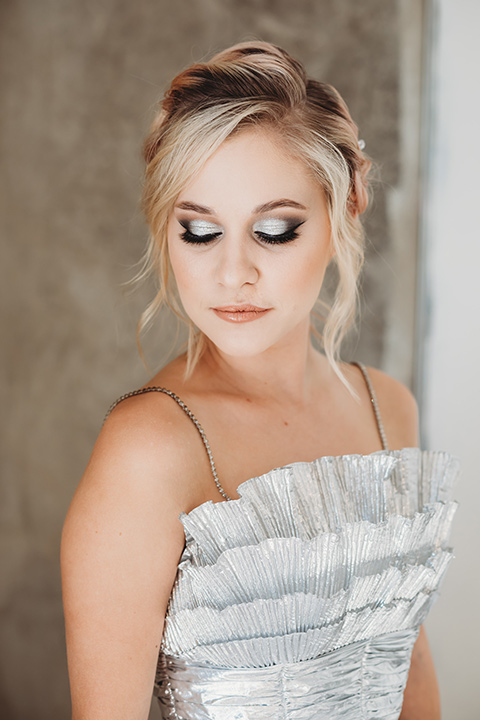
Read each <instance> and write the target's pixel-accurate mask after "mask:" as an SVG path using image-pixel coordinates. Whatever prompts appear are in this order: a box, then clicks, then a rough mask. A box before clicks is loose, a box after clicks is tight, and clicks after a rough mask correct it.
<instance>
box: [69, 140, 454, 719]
mask: <svg viewBox="0 0 480 720" xmlns="http://www.w3.org/2000/svg"><path fill="white" fill-rule="evenodd" d="M278 200H289V201H294V203H295V204H296V206H295V207H293V206H292V204H291V203H290V205H286V204H285V203H283V205H282V206H281V207H275V208H272V207H270V209H267V210H265V208H264V209H263V210H260V211H259V206H260V205H265V204H266V203H272V202H274V201H278ZM298 205H301V206H302V208H300V207H298ZM199 206H201V207H202V208H203V210H202V211H199ZM205 208H208V212H206V211H205ZM272 219H273V220H275V221H276V222H277V226H278V227H280V228H283V229H284V228H285V227H286V225H288V226H289V227H290V226H291V225H292V224H293V225H295V224H297V223H299V222H301V223H302V224H301V225H300V226H299V228H298V237H297V238H295V239H294V240H292V241H291V242H287V243H283V244H271V243H266V242H265V241H264V240H263V239H262V238H261V237H260V236H259V232H263V231H265V229H266V228H267V229H268V228H271V227H272V226H271V224H268V223H271V221H272ZM194 221H195V222H194ZM192 223H193V224H192ZM205 223H208V226H206V225H205ZM185 225H186V226H187V227H189V228H190V229H192V228H193V229H195V230H197V231H198V229H199V228H200V230H201V232H202V233H203V232H205V229H206V228H207V229H208V230H209V231H212V229H213V231H214V232H215V233H218V235H217V236H216V237H215V239H214V240H213V241H212V242H210V243H206V244H202V245H198V244H197V245H192V244H188V243H186V242H185V240H184V239H183V238H182V237H181V234H182V233H183V232H185ZM168 247H169V253H170V257H171V262H172V267H173V270H174V274H175V278H176V281H177V285H178V289H179V293H180V296H181V299H182V302H183V305H184V307H185V310H186V311H187V313H188V314H189V315H190V317H191V318H192V319H193V321H194V322H195V323H196V324H197V326H198V327H199V328H200V329H201V330H202V331H203V332H204V334H205V335H206V337H207V350H206V352H205V354H204V355H203V356H202V358H201V360H200V362H199V363H198V365H197V367H196V368H195V371H194V373H193V374H192V376H191V377H190V378H189V379H188V380H185V379H184V376H183V373H184V369H185V363H186V358H185V356H184V355H182V356H179V357H178V358H176V359H175V360H174V361H173V362H171V363H170V364H169V365H167V366H166V367H165V368H163V369H162V371H161V372H160V373H158V374H157V375H156V376H155V377H154V378H152V380H151V381H150V382H149V383H148V385H161V386H164V387H167V388H169V389H171V390H173V391H174V392H175V393H177V394H178V395H179V396H180V397H181V398H182V399H183V400H184V402H185V403H186V404H187V406H188V407H189V408H190V409H191V410H192V412H193V413H194V414H195V415H196V416H197V417H198V418H199V419H200V421H201V423H202V426H203V427H204V430H205V432H206V434H207V437H208V438H209V441H210V445H211V448H212V452H213V455H214V457H215V462H216V466H217V471H218V475H219V477H220V479H221V482H222V485H223V487H224V488H225V490H226V492H227V493H228V494H229V495H230V496H231V497H238V495H237V492H236V489H237V487H238V485H239V484H240V483H241V482H243V481H245V480H246V479H248V478H250V477H254V476H256V475H260V474H262V473H265V472H267V471H269V470H271V469H272V468H274V467H280V466H282V465H286V464H288V463H291V462H295V461H298V460H307V461H311V460H314V459H315V458H318V457H320V456H322V455H341V454H348V453H363V454H368V453H371V452H375V451H377V450H379V449H381V443H380V439H379V437H378V431H377V427H376V423H375V419H374V416H373V413H372V408H371V403H370V399H369V396H368V392H367V390H366V387H365V383H364V380H363V378H362V377H361V375H360V373H359V371H358V369H357V368H355V367H354V366H351V365H345V366H343V370H344V372H345V375H346V377H347V379H348V381H349V382H350V383H351V385H352V387H353V389H354V391H355V392H356V393H357V396H358V400H356V399H355V398H354V397H353V396H352V395H351V394H350V393H349V392H348V391H347V390H346V388H345V386H344V385H343V384H342V383H341V382H340V380H339V379H338V377H337V376H336V375H335V374H334V373H333V371H332V370H331V368H330V366H329V364H328V363H327V361H326V359H325V358H324V357H323V355H321V354H320V353H318V352H317V351H316V350H315V349H314V348H313V347H312V345H311V342H310V337H309V313H310V310H311V308H312V306H313V303H314V301H315V299H316V297H317V295H318V293H319V290H320V287H321V284H322V281H323V277H324V273H325V269H326V267H327V265H328V263H329V261H330V260H331V257H332V248H331V242H330V225H329V221H328V213H327V207H326V202H325V198H324V195H323V192H322V190H321V188H320V187H319V186H318V185H317V184H316V183H315V182H314V181H313V179H312V178H311V176H310V175H309V174H308V172H307V170H306V169H305V168H304V167H303V165H302V164H301V163H299V162H298V161H297V160H295V159H294V158H292V157H290V156H289V154H288V152H286V150H285V149H284V148H283V147H282V146H281V145H280V143H279V141H278V140H277V138H275V136H274V135H272V134H271V131H270V134H269V133H267V132H266V131H262V130H256V131H253V130H248V131H245V132H244V133H242V134H240V135H238V136H235V137H234V138H233V139H231V140H229V141H227V142H225V143H224V144H223V145H222V146H221V147H220V149H219V150H218V151H217V152H216V153H215V154H214V155H213V156H212V158H210V160H208V161H207V163H206V164H205V166H204V168H203V169H202V171H201V172H200V173H199V175H198V176H197V177H196V178H195V180H194V181H193V182H192V183H190V185H189V186H187V187H186V188H184V190H183V192H182V193H181V194H180V196H179V198H178V199H177V203H176V207H175V210H174V212H173V213H172V217H171V220H170V224H169V233H168ZM245 302H248V303H251V304H254V305H256V306H260V307H262V308H269V312H268V313H266V314H264V315H262V316H261V317H259V318H258V319H256V320H254V321H253V322H248V323H240V324H239V323H229V322H226V321H225V319H222V318H219V317H218V316H217V315H216V314H215V312H214V311H213V310H212V308H214V307H219V306H225V305H232V304H239V303H245ZM369 372H370V376H371V380H372V382H373V385H374V387H375V390H376V393H377V397H378V401H379V406H380V411H381V414H382V418H383V421H384V426H385V431H386V434H387V437H388V439H389V444H390V447H391V449H398V448H402V447H411V446H415V445H416V444H417V409H416V404H415V400H414V398H413V397H412V395H411V394H410V392H409V391H408V390H407V389H406V388H405V387H404V386H403V385H401V384H400V383H398V382H397V381H395V380H393V379H392V378H390V377H388V376H387V375H385V374H384V373H382V372H380V371H378V370H374V369H370V370H369ZM208 500H213V501H214V502H219V501H221V500H222V498H221V496H220V495H219V493H218V491H217V489H216V487H215V485H214V483H213V482H212V477H211V470H210V466H209V463H208V460H207V456H206V453H205V449H204V447H203V444H202V442H201V440H200V437H199V435H198V432H197V430H196V429H195V427H194V426H193V424H192V423H191V422H190V420H188V418H186V416H185V415H184V413H183V411H182V410H181V409H180V408H179V407H178V406H177V405H176V403H174V402H173V401H172V400H171V398H169V397H167V396H165V395H162V394H160V393H150V394H147V395H142V396H139V397H135V398H130V399H129V400H126V401H124V402H122V403H121V404H120V405H119V406H118V407H117V408H116V409H115V410H114V412H113V413H112V414H111V416H110V417H109V419H108V420H107V422H106V423H105V425H104V427H103V429H102V431H101V433H100V435H99V437H98V440H97V442H96V444H95V447H94V450H93V453H92V456H91V459H90V461H89V463H88V466H87V468H86V471H85V473H84V476H83V477H82V479H81V482H80V484H79V486H78V488H77V491H76V493H75V496H74V498H73V501H72V504H71V506H70V509H69V512H68V515H67V518H66V521H65V526H64V531H63V537H62V576H63V593H64V607H65V619H66V637H67V651H68V664H69V674H70V683H71V695H72V708H73V710H72V718H73V720H107V719H108V720H110V718H112V717H115V718H116V720H136V719H137V718H138V719H139V720H145V718H147V716H148V711H149V706H150V698H151V691H152V685H153V681H154V673H155V666H156V661H157V656H158V652H159V646H160V641H161V636H162V630H163V622H164V616H165V612H166V607H167V602H168V598H169V596H170V592H171V588H172V584H173V582H174V579H175V574H176V569H177V564H178V560H179V558H180V555H181V552H182V549H183V544H184V535H183V529H182V526H181V523H180V521H179V520H178V516H179V514H180V513H181V512H182V511H186V512H188V511H190V510H191V509H192V508H194V507H196V506H197V505H199V504H201V503H203V502H206V501H208ZM439 717H440V711H439V701H438V688H437V685H436V679H435V671H434V668H433V663H432V658H431V655H430V651H429V649H428V642H427V639H426V635H425V633H424V631H423V630H422V631H421V633H420V635H419V638H418V640H417V642H416V644H415V648H414V651H413V656H412V666H411V670H410V675H409V679H408V683H407V688H406V691H405V698H404V707H403V710H402V714H401V718H402V720H416V718H422V720H438V718H439Z"/></svg>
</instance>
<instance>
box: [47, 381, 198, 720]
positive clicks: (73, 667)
mask: <svg viewBox="0 0 480 720" xmlns="http://www.w3.org/2000/svg"><path fill="white" fill-rule="evenodd" d="M153 395H155V397H153ZM173 406H174V403H173V401H172V400H171V398H168V397H167V396H163V395H160V394H159V393H149V394H147V395H142V396H138V397H134V398H129V399H128V400H125V401H123V402H121V403H120V404H119V405H118V406H117V407H116V408H115V409H114V410H113V412H112V413H111V415H110V416H109V417H108V419H107V421H106V422H105V424H104V426H103V428H102V430H101V432H100V434H99V437H98V439H97V442H96V444H95V447H94V449H93V452H92V456H91V458H90V461H89V463H88V465H87V468H86V470H85V473H84V475H83V477H82V478H81V480H80V483H79V485H78V488H77V490H76V493H75V495H74V498H73V500H72V503H71V505H70V508H69V511H68V513H67V517H66V520H65V524H64V529H63V534H62V547H61V565H62V588H63V600H64V609H65V623H66V634H67V645H68V656H69V668H70V677H71V689H72V705H73V707H74V716H75V717H77V715H78V717H80V716H81V717H87V715H88V717H93V716H95V717H100V716H101V717H107V716H108V717H120V715H119V708H121V712H122V715H121V716H122V717H146V716H147V714H148V707H149V704H150V696H151V688H152V685H153V678H154V674H155V665H156V661H157V658H158V648H159V643H160V639H161V634H162V628H163V622H164V617H165V612H166V608H167V604H168V599H169V597H170V593H171V588H172V586H173V583H174V580H175V575H176V571H177V566H178V561H179V558H180V556H181V553H182V550H183V547H184V542H185V537H184V532H183V527H182V524H181V522H180V520H179V514H180V512H181V511H182V510H184V509H185V505H186V504H187V503H188V502H192V501H193V503H195V493H194V491H193V490H192V488H193V484H192V482H191V481H189V480H188V478H189V477H190V475H191V473H190V472H189V471H190V470H191V468H192V465H193V463H194V462H195V459H196V457H197V450H196V449H194V451H193V452H192V451H191V450H190V448H189V447H188V445H189V444H191V445H192V447H194V448H195V443H194V441H192V439H191V437H190V436H189V432H188V430H189V425H191V423H189V421H188V418H185V417H178V414H177V413H176V412H175V407H173ZM180 415H182V411H181V410H180ZM184 420H186V423H185V422H181V421H184ZM193 430H195V428H193ZM200 449H201V448H200Z"/></svg>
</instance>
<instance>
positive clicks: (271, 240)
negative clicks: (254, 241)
mask: <svg viewBox="0 0 480 720" xmlns="http://www.w3.org/2000/svg"><path fill="white" fill-rule="evenodd" d="M255 235H256V236H257V237H258V238H260V239H261V240H262V242H266V243H268V244H269V245H282V243H287V242H290V241H291V240H295V238H297V237H298V232H297V228H292V229H291V230H287V231H286V232H284V233H282V234H281V235H267V234H266V233H262V232H258V231H257V232H256V233H255Z"/></svg>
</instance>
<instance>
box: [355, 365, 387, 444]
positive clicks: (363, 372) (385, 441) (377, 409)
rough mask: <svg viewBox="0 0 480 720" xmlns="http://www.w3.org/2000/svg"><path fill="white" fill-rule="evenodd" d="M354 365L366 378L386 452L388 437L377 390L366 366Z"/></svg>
mask: <svg viewBox="0 0 480 720" xmlns="http://www.w3.org/2000/svg"><path fill="white" fill-rule="evenodd" d="M352 365H356V366H357V367H358V368H359V369H360V370H361V373H362V375H363V377H364V378H365V384H366V386H367V388H368V393H369V395H370V402H371V403H372V407H373V412H374V413H375V420H376V422H377V428H378V434H379V435H380V440H381V441H382V446H383V449H384V450H388V441H387V436H386V433H385V428H384V427H383V421H382V416H381V415H380V409H379V407H378V400H377V396H376V394H375V390H374V389H373V385H372V381H371V380H370V375H369V374H368V371H367V368H366V367H365V365H364V364H363V363H361V362H352Z"/></svg>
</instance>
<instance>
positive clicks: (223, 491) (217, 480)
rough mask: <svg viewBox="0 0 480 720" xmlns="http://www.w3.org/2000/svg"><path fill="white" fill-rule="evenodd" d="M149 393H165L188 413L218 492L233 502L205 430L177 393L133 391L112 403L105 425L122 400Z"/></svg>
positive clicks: (160, 389)
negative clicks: (202, 447)
mask: <svg viewBox="0 0 480 720" xmlns="http://www.w3.org/2000/svg"><path fill="white" fill-rule="evenodd" d="M149 392H161V393H164V394H165V395H169V396H170V397H171V398H173V399H174V400H175V402H176V403H178V405H180V407H181V408H182V410H183V411H184V412H185V413H186V415H188V417H189V418H190V420H191V421H192V422H193V424H194V425H195V427H196V428H197V430H198V432H199V433H200V437H201V438H202V441H203V444H204V445H205V450H206V451H207V455H208V459H209V461H210V467H211V468H212V475H213V480H214V482H215V485H216V486H217V489H218V492H219V493H220V495H223V497H224V498H225V500H231V499H232V498H231V497H229V495H227V493H226V492H225V490H224V489H223V487H222V486H221V484H220V480H219V479H218V475H217V469H216V467H215V462H214V460H213V455H212V451H211V450H210V445H209V443H208V440H207V436H206V435H205V431H204V429H203V428H202V426H201V425H200V423H199V422H198V420H197V418H196V417H195V415H194V414H193V413H192V411H191V410H189V409H188V407H187V406H186V405H185V403H184V402H183V400H180V398H179V397H178V395H175V393H174V392H172V391H171V390H167V389H166V388H163V387H158V386H156V385H152V386H151V387H146V388H140V390H132V391H131V392H128V393H125V395H122V396H121V397H119V398H118V400H115V402H114V403H112V405H111V406H110V407H109V408H108V411H107V414H106V415H105V418H104V420H103V422H104V423H105V420H106V419H107V418H108V416H109V415H110V413H111V412H112V410H113V409H114V408H116V407H117V405H118V404H119V403H121V402H122V400H126V399H127V398H131V397H135V396H136V395H143V394H144V393H149Z"/></svg>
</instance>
